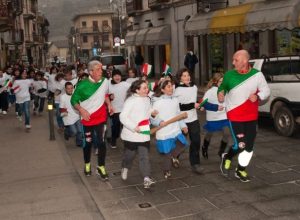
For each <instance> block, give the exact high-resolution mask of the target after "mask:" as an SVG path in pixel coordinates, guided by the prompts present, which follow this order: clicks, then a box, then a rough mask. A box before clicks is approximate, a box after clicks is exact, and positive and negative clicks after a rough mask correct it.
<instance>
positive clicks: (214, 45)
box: [208, 35, 224, 74]
mask: <svg viewBox="0 0 300 220" xmlns="http://www.w3.org/2000/svg"><path fill="white" fill-rule="evenodd" d="M208 40H209V43H208V45H209V48H208V51H209V56H210V59H209V60H210V66H211V68H210V69H211V71H212V74H214V73H217V72H221V73H223V72H224V42H223V35H209V37H208Z"/></svg>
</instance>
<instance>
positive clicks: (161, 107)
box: [151, 79, 188, 179]
mask: <svg viewBox="0 0 300 220" xmlns="http://www.w3.org/2000/svg"><path fill="white" fill-rule="evenodd" d="M172 95H173V84H172V82H171V80H169V79H166V80H163V81H161V83H160V84H159V85H158V87H157V89H156V91H155V94H154V95H153V97H152V102H153V104H152V107H153V109H155V110H157V111H158V115H157V116H156V117H155V118H153V119H152V120H151V122H152V124H153V125H155V126H162V127H163V128H161V129H160V130H158V131H157V132H156V147H157V150H158V152H159V153H161V154H163V155H164V163H163V173H164V177H165V178H166V179H168V178H169V177H170V176H171V166H172V162H173V164H174V162H175V161H176V162H177V157H178V155H179V154H180V153H182V152H183V151H184V148H185V147H187V141H186V138H185V136H184V135H183V134H182V131H183V132H184V133H187V132H188V128H187V126H186V124H185V123H184V122H183V120H180V121H176V122H174V123H171V124H169V125H167V126H165V124H164V122H165V121H167V120H169V119H171V118H173V117H175V116H177V115H179V114H180V109H179V102H178V99H177V98H176V97H173V96H172ZM164 126H165V127H164ZM176 162H175V164H176Z"/></svg>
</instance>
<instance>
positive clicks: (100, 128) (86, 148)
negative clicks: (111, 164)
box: [83, 123, 106, 166]
mask: <svg viewBox="0 0 300 220" xmlns="http://www.w3.org/2000/svg"><path fill="white" fill-rule="evenodd" d="M104 124H105V123H101V124H98V125H93V126H83V132H84V145H83V159H84V162H85V163H89V162H90V161H91V153H92V152H91V151H92V143H93V138H95V139H97V143H98V166H104V165H105V157H106V145H105V141H104Z"/></svg>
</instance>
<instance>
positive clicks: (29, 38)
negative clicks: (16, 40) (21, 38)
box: [25, 34, 33, 44]
mask: <svg viewBox="0 0 300 220" xmlns="http://www.w3.org/2000/svg"><path fill="white" fill-rule="evenodd" d="M25 43H27V44H32V43H33V35H32V34H25Z"/></svg>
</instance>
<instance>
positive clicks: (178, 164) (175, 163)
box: [171, 157, 180, 168]
mask: <svg viewBox="0 0 300 220" xmlns="http://www.w3.org/2000/svg"><path fill="white" fill-rule="evenodd" d="M171 160H172V165H173V167H174V168H179V166H180V162H179V160H178V159H177V158H175V157H172V159H171Z"/></svg>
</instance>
